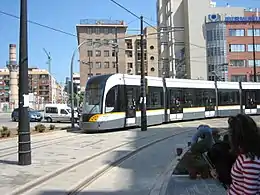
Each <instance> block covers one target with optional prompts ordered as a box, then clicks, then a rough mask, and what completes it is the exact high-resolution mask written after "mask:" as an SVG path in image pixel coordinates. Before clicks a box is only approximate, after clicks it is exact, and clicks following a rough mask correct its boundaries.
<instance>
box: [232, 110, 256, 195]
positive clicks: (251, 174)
mask: <svg viewBox="0 0 260 195" xmlns="http://www.w3.org/2000/svg"><path fill="white" fill-rule="evenodd" d="M228 123H229V128H230V139H231V147H232V150H233V151H234V152H235V153H236V154H237V159H236V161H235V163H234V165H233V166H232V170H231V178H232V183H231V185H230V188H229V190H228V194H229V195H240V194H241V195H242V194H243V195H244V194H247V195H248V194H260V135H259V132H258V128H257V125H256V123H255V121H254V120H253V119H252V118H251V117H249V116H247V115H242V114H238V115H237V116H235V117H231V118H230V119H229V120H228Z"/></svg>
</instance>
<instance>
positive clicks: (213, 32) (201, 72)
mask: <svg viewBox="0 0 260 195" xmlns="http://www.w3.org/2000/svg"><path fill="white" fill-rule="evenodd" d="M245 13H246V12H245V9H244V8H242V7H230V6H227V7H217V6H216V3H214V2H212V1H211V0H200V3H199V4H198V2H197V1H194V0H157V18H158V32H160V39H158V47H159V62H160V67H161V69H162V70H163V72H162V74H161V75H163V74H165V76H166V77H173V78H190V79H202V80H212V79H214V77H215V75H216V74H217V76H218V77H220V78H221V80H228V78H229V77H228V75H229V73H228V70H227V69H228V63H229V60H228V57H227V56H228V49H227V48H226V47H225V45H226V44H227V41H228V39H229V38H228V36H226V35H227V33H226V32H227V31H228V28H229V27H228V23H227V24H226V23H225V22H217V21H216V19H218V17H223V18H226V17H229V16H230V17H231V16H233V17H243V16H245ZM211 16H217V17H216V18H214V17H211ZM226 46H227V45H226ZM220 48H221V49H220ZM216 54H217V55H216Z"/></svg>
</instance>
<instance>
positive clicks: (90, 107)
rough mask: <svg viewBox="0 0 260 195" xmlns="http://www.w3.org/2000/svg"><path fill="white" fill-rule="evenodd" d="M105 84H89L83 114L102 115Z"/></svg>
mask: <svg viewBox="0 0 260 195" xmlns="http://www.w3.org/2000/svg"><path fill="white" fill-rule="evenodd" d="M104 88H105V82H100V81H98V80H96V82H95V81H94V82H88V83H87V86H86V90H85V97H84V105H83V112H84V113H86V114H100V113H101V111H102V97H103V92H104Z"/></svg>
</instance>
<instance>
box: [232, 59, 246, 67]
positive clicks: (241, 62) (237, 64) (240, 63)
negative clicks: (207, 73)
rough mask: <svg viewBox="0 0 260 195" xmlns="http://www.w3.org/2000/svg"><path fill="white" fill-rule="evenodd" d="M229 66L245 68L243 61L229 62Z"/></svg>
mask: <svg viewBox="0 0 260 195" xmlns="http://www.w3.org/2000/svg"><path fill="white" fill-rule="evenodd" d="M229 64H230V66H235V67H245V66H246V61H245V60H230V61H229Z"/></svg>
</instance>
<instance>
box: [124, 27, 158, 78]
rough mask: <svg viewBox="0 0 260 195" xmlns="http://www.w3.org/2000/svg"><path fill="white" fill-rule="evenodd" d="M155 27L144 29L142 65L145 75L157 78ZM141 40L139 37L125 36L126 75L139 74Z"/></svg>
mask: <svg viewBox="0 0 260 195" xmlns="http://www.w3.org/2000/svg"><path fill="white" fill-rule="evenodd" d="M157 34H158V33H157V29H156V27H146V28H145V29H144V64H145V74H146V75H149V76H158V72H159V70H158V69H159V67H158V47H157V44H158V40H157ZM140 43H141V39H140V36H139V35H127V36H126V38H125V55H126V57H125V58H126V66H127V73H128V74H135V75H140V74H141V44H140Z"/></svg>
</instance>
